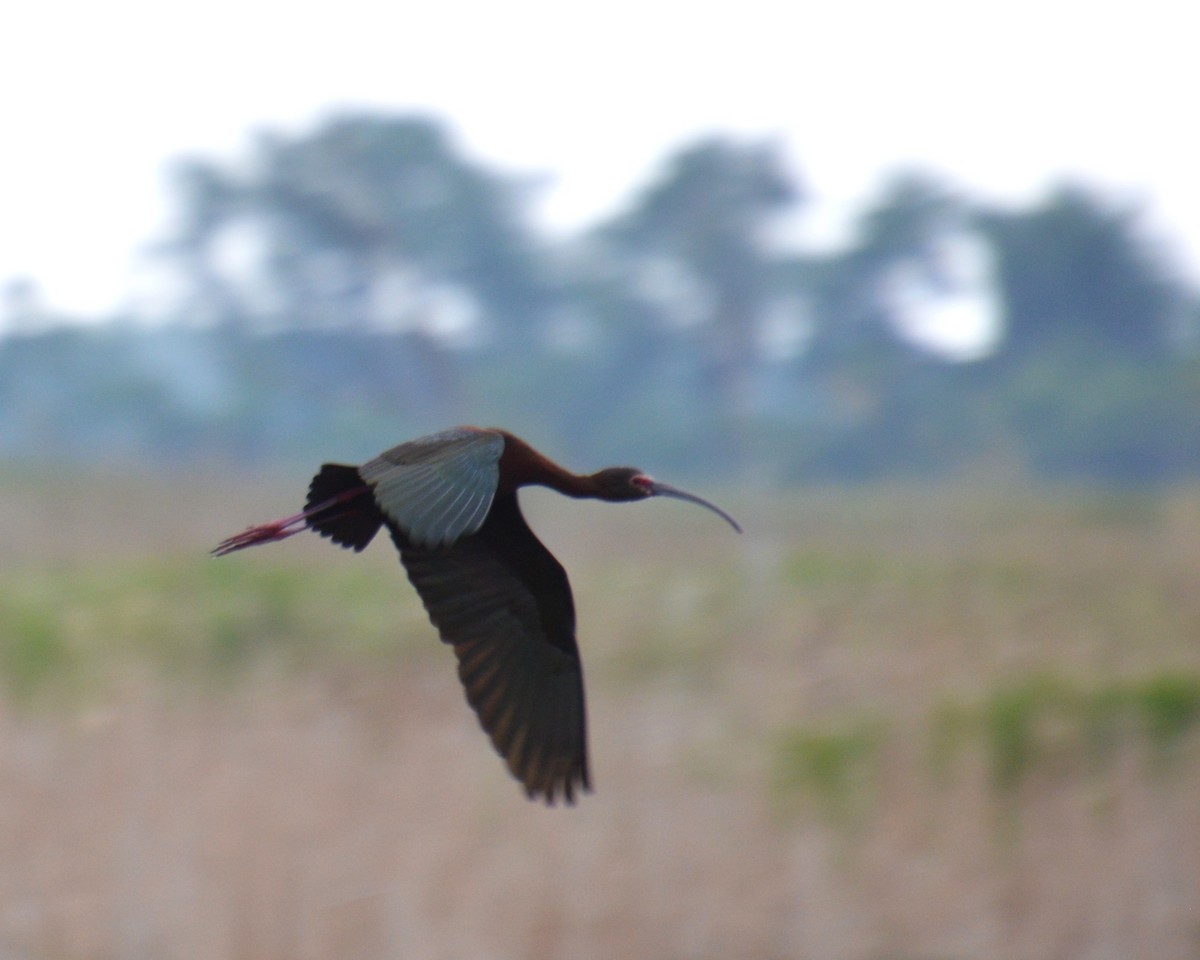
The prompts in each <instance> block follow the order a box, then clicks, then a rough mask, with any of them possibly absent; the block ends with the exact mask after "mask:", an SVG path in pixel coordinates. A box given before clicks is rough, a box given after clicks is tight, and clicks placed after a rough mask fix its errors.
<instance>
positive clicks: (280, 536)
mask: <svg viewBox="0 0 1200 960" xmlns="http://www.w3.org/2000/svg"><path fill="white" fill-rule="evenodd" d="M368 489H369V488H368V487H365V486H363V487H355V488H354V489H353V490H343V491H342V492H341V493H339V494H338V495H337V496H335V497H330V498H329V499H328V500H324V501H322V502H321V503H318V504H317V505H316V506H313V507H309V508H308V509H306V510H304V511H303V512H301V513H297V514H295V515H294V516H291V517H284V518H283V519H281V520H270V521H268V522H267V523H260V524H258V525H257V526H253V527H247V528H246V529H245V530H243V531H242V532H241V533H237V534H234V535H233V536H232V537H228V538H226V539H225V540H222V541H221V542H220V543H219V544H217V546H216V547H215V548H214V549H213V551H212V555H213V556H214V557H223V556H225V555H226V554H229V553H233V552H234V551H235V550H244V549H245V548H246V547H257V546H258V545H259V544H260V543H272V542H274V541H276V540H286V539H287V538H288V537H290V536H293V535H294V534H297V533H300V531H302V530H305V529H307V528H308V519H309V517H312V516H315V515H316V514H318V513H321V512H322V511H323V510H328V509H330V508H331V507H336V506H337V505H338V504H340V503H345V502H346V501H347V500H353V499H354V498H355V497H358V496H361V495H362V494H363V493H364V492H367V491H368Z"/></svg>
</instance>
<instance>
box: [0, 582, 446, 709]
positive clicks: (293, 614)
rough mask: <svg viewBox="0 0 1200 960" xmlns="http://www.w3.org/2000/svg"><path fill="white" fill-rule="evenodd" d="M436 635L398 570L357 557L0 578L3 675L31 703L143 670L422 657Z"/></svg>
mask: <svg viewBox="0 0 1200 960" xmlns="http://www.w3.org/2000/svg"><path fill="white" fill-rule="evenodd" d="M431 633H432V628H430V627H429V625H428V622H427V620H426V619H425V616H424V613H423V611H421V609H420V606H419V604H417V603H416V601H415V599H414V598H411V597H407V596H405V594H404V591H403V589H402V584H401V583H398V582H397V575H396V572H395V571H390V570H389V571H386V572H385V571H382V570H378V569H371V568H367V569H363V567H362V566H361V565H360V566H358V567H355V566H351V565H342V566H339V565H338V564H335V563H331V564H329V565H328V567H327V568H318V567H316V566H311V565H310V566H301V565H286V564H283V565H281V564H278V563H268V564H266V565H263V564H256V563H238V562H236V561H235V562H232V563H230V562H221V563H217V562H215V561H210V560H207V559H204V558H200V559H196V560H175V561H168V562H161V563H142V562H138V563H130V564H114V565H112V566H104V567H88V568H69V569H58V568H52V569H47V568H27V569H24V570H22V569H17V570H11V571H8V572H7V576H6V577H5V578H4V579H3V581H0V683H3V685H4V687H5V688H6V689H7V692H8V693H9V694H10V695H12V696H14V697H16V698H17V699H19V700H26V701H28V700H30V699H35V698H36V697H38V696H39V695H42V694H48V695H50V696H57V695H61V694H63V693H67V694H70V695H76V694H84V695H86V694H87V693H89V692H91V693H98V692H102V691H103V689H104V688H105V686H106V684H108V683H109V682H111V681H113V680H114V679H116V678H119V677H121V676H122V675H124V673H126V672H128V671H129V670H130V669H134V670H138V669H141V668H143V667H146V666H149V667H150V668H152V669H155V670H157V671H159V672H161V674H162V675H163V676H164V677H169V678H171V679H174V680H181V681H183V682H188V680H189V678H190V679H191V680H193V681H194V680H204V679H214V678H222V677H223V678H234V677H236V676H237V675H238V673H239V671H240V670H241V669H243V668H245V667H247V666H249V665H251V664H253V663H256V662H262V661H264V660H269V661H271V662H279V663H284V664H292V665H293V666H299V665H303V664H312V663H313V662H319V661H322V660H330V659H335V658H338V657H343V658H352V659H356V660H364V659H370V658H381V659H386V660H396V659H398V658H402V657H407V656H412V655H419V654H416V651H419V650H422V649H425V648H427V647H429V646H430V645H429V644H428V640H429V638H430V635H431ZM410 636H411V637H412V638H413V641H412V642H411V643H410V642H407V641H408V637H410ZM418 637H419V638H420V640H419V642H418V641H417V639H416V638H418Z"/></svg>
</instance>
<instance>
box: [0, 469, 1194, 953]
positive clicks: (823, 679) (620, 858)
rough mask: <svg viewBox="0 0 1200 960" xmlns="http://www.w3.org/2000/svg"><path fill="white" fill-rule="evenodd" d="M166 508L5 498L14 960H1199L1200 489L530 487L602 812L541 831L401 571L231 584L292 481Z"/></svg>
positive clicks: (181, 480) (294, 546) (5, 723)
mask: <svg viewBox="0 0 1200 960" xmlns="http://www.w3.org/2000/svg"><path fill="white" fill-rule="evenodd" d="M168 480H169V482H163V481H162V480H161V478H154V477H146V478H130V477H127V476H122V475H121V474H119V473H118V472H115V471H114V472H112V473H110V474H107V475H104V476H88V477H68V476H59V477H58V478H56V479H55V480H54V481H53V482H50V483H41V482H39V481H38V478H35V477H27V476H23V475H22V476H16V475H10V476H8V477H7V478H4V477H0V528H3V529H4V530H5V534H6V536H5V541H4V546H3V550H4V556H3V557H2V558H0V560H2V561H3V569H4V575H3V577H0V795H2V796H4V798H5V802H4V805H3V808H2V809H0V953H12V954H13V955H16V956H27V957H31V958H35V957H47V958H51V957H52V958H56V960H57V958H72V957H97V958H103V957H113V956H129V955H147V956H149V955H153V956H162V957H166V958H169V957H173V956H180V957H182V956H212V957H218V956H233V955H236V956H242V957H245V958H247V960H259V958H267V957H272V956H385V955H413V956H431V957H451V956H524V955H534V956H543V955H571V956H576V955H581V956H587V955H593V956H609V955H614V954H618V955H646V956H688V957H695V958H698V960H702V958H710V957H711V958H714V960H715V958H718V957H725V956H746V957H764V958H766V957H770V958H778V957H785V956H786V957H805V956H842V957H848V958H868V957H878V956H945V957H955V958H963V960H976V958H979V960H989V958H996V960H1002V958H1005V957H1009V956H1021V957H1027V958H1030V960H1040V958H1046V960H1050V958H1054V957H1058V956H1096V955H1114V956H1124V955H1142V956H1156V957H1158V956H1161V957H1180V958H1183V957H1194V956H1195V955H1197V953H1198V952H1200V940H1198V939H1197V931H1196V928H1195V924H1194V917H1195V904H1196V903H1197V902H1200V843H1197V839H1196V838H1198V837H1200V807H1198V806H1197V804H1196V803H1195V800H1194V798H1195V795H1196V793H1197V791H1200V734H1198V733H1197V725H1198V724H1200V647H1198V645H1197V643H1196V639H1197V637H1200V591H1197V589H1196V584H1197V583H1200V493H1197V492H1194V491H1182V492H1178V493H1174V494H1170V495H1165V496H1146V497H1136V496H1129V495H1122V496H1119V497H1110V496H1107V495H1104V494H1099V493H1095V492H1086V491H1083V492H1081V491H1034V492H1031V491H1008V492H1004V493H995V492H987V491H979V490H971V489H966V488H961V489H960V488H947V489H943V490H927V489H903V488H894V489H889V490H885V491H880V490H856V491H838V490H808V491H801V492H792V493H777V494H770V495H756V496H754V497H753V498H749V497H747V498H745V499H744V501H743V502H742V503H740V504H739V503H738V502H737V496H736V492H734V494H733V495H719V494H717V493H714V497H715V499H717V500H718V502H721V503H722V504H726V505H728V506H730V508H731V509H732V510H733V512H734V514H735V515H737V516H738V518H739V520H741V521H742V522H743V524H744V526H745V527H746V529H747V533H746V535H745V536H744V537H742V538H736V537H733V536H732V535H731V534H729V532H728V531H727V530H725V529H724V528H722V527H721V526H720V525H719V524H711V525H710V524H706V523H705V521H706V520H707V519H708V518H707V517H705V515H703V514H702V513H701V512H699V511H688V510H687V509H686V508H685V507H683V506H681V505H675V506H674V507H673V506H672V505H661V504H656V505H642V506H629V507H612V506H606V505H596V504H587V503H575V502H568V501H565V500H562V499H561V498H556V497H553V496H550V495H543V494H540V493H538V492H532V493H531V494H530V495H529V496H528V497H526V498H525V499H524V501H523V502H524V504H525V506H526V512H527V514H528V515H529V517H530V521H531V525H532V526H533V527H534V529H536V530H537V531H538V533H539V535H540V536H541V537H542V538H543V539H544V540H545V541H546V543H547V545H548V546H549V547H550V548H551V549H552V551H553V552H554V553H555V554H556V555H557V556H558V557H559V558H560V559H561V560H562V561H563V563H564V565H565V566H566V568H567V569H568V571H569V572H570V575H571V578H572V582H573V584H574V587H575V595H576V601H577V607H578V619H579V642H580V647H581V650H582V652H583V656H584V661H585V672H586V675H587V678H588V696H589V710H590V715H589V720H590V729H591V738H592V747H593V758H592V759H593V772H594V775H595V780H596V786H597V792H596V794H595V795H594V796H590V797H587V798H585V799H584V800H583V802H582V803H581V804H580V806H579V807H578V808H576V809H573V810H569V811H568V810H553V811H550V810H546V809H544V808H541V807H536V806H534V805H531V804H528V803H526V802H525V801H524V799H523V798H522V797H521V795H520V791H519V789H518V788H517V787H516V786H515V784H514V783H513V782H512V781H511V780H510V779H509V778H508V777H507V775H506V773H505V771H504V769H503V766H502V764H500V762H499V761H498V760H497V759H496V758H495V757H494V756H492V754H491V751H490V750H489V748H488V745H487V743H486V739H485V738H484V737H483V736H482V735H481V734H480V733H479V731H478V729H477V726H476V724H475V721H474V718H473V717H472V716H471V715H470V712H469V710H468V709H467V708H466V706H465V704H464V703H463V700H462V695H461V692H460V690H459V689H458V685H457V680H456V677H455V675H454V668H453V657H452V656H450V654H449V652H448V651H446V650H445V649H444V648H443V647H442V646H441V645H440V644H439V643H438V642H437V640H436V636H435V633H434V631H433V629H432V627H430V625H429V624H428V621H427V620H426V618H425V615H424V612H423V610H422V609H421V606H420V603H419V601H418V600H417V598H416V597H415V595H414V594H413V592H412V590H411V588H410V587H409V586H408V585H407V583H406V582H405V581H404V578H403V575H402V572H401V571H400V570H399V568H398V565H397V563H396V559H395V556H394V554H393V553H392V551H391V550H390V548H389V547H388V545H386V544H384V545H382V546H373V547H372V548H371V549H370V550H368V551H367V552H366V553H365V554H364V555H362V556H354V555H352V554H349V553H346V552H340V551H337V550H334V549H333V548H331V547H330V546H329V544H327V543H325V542H322V541H319V540H318V539H317V538H307V539H306V538H299V537H298V538H295V539H294V540H292V541H289V542H288V543H286V544H282V545H278V546H272V547H266V548H263V549H262V550H255V551H248V552H246V553H244V554H239V555H236V556H233V557H228V558H224V559H222V560H220V561H214V560H210V559H209V558H208V557H207V550H208V549H209V548H210V547H211V546H212V545H213V544H214V543H215V542H216V541H217V540H219V539H220V538H221V537H223V536H225V535H226V534H228V533H230V532H232V531H234V530H237V529H239V528H240V527H241V526H244V525H245V524H247V523H249V522H253V521H256V520H261V519H263V518H265V517H270V516H276V515H281V514H283V513H285V512H287V511H288V510H289V509H290V508H291V507H292V506H293V500H294V499H295V495H296V491H295V490H294V489H292V487H293V486H294V484H292V485H289V486H284V487H280V486H278V485H276V484H273V483H269V482H267V483H264V482H262V481H261V479H257V478H230V477H195V476H183V477H180V476H176V477H172V478H168ZM301 486H302V484H301ZM182 504H185V505H186V510H184V509H182V508H181V505H182ZM675 507H678V509H675ZM1097 797H1100V798H1102V799H1103V801H1104V802H1103V803H1102V804H1097V802H1096V801H1097ZM781 806H782V808H783V809H784V810H785V811H786V813H787V815H786V816H782V817H781V816H779V815H778V813H779V810H780V808H781ZM998 806H999V807H1000V808H1002V809H1004V810H1005V811H1007V812H1009V813H1011V815H1012V816H1013V817H1014V818H1015V819H1016V822H1018V823H1019V825H1020V830H1019V831H1015V832H1014V833H1013V834H1012V836H1011V837H1010V840H1011V843H1010V844H1008V845H997V844H996V843H995V823H996V818H995V812H996V809H997V807H998ZM847 826H851V827H852V828H853V829H851V830H846V827H847Z"/></svg>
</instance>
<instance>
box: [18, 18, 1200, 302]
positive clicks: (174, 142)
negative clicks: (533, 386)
mask: <svg viewBox="0 0 1200 960" xmlns="http://www.w3.org/2000/svg"><path fill="white" fill-rule="evenodd" d="M1191 21H1192V18H1191V16H1190V15H1189V14H1188V12H1187V5H1186V4H1181V3H1179V2H1178V0H1142V2H1140V3H1138V4H1136V5H1134V4H1097V3H1094V2H1088V3H1083V2H1076V0H1008V2H1006V3H1004V4H996V3H993V4H987V5H983V4H969V3H963V2H962V0H911V2H907V3H903V4H900V3H895V2H886V0H870V2H868V0H841V2H837V3H820V4H817V3H811V4H789V3H780V2H779V0H740V2H738V3H735V4H730V3H715V4H708V5H700V4H695V3H691V2H688V3H684V2H675V0H671V2H655V0H640V2H629V0H610V2H608V3H606V4H603V5H600V4H586V5H585V4H571V3H564V2H562V0H508V2H505V3H503V4H499V3H492V2H483V0H475V2H468V0H440V2H434V3H410V4H401V3H379V2H365V0H342V2H339V3H338V4H336V5H335V4H319V5H317V4H309V5H306V4H296V3H294V2H288V3H284V2H280V0H207V2H205V3H203V4H196V3H192V4H186V5H184V4H164V3H161V2H158V0H108V2H105V3H103V4H96V3H91V2H71V3H64V2H55V0H44V2H39V3H23V4H9V5H8V6H7V7H6V8H5V11H4V12H3V13H0V118H2V119H0V122H2V123H3V126H4V134H5V135H4V138H3V147H0V171H2V176H0V283H3V282H5V281H6V280H8V279H11V278H14V277H19V276H27V277H32V278H33V279H35V280H36V281H37V282H38V283H39V284H40V286H41V288H42V290H43V293H44V296H45V299H46V301H47V303H48V304H49V306H50V307H51V308H52V309H54V310H56V311H63V312H66V313H69V314H74V315H77V316H81V317H82V316H86V315H99V314H103V313H106V312H111V311H113V310H116V309H119V308H120V307H121V305H122V304H125V303H127V302H128V301H129V298H130V295H131V290H132V289H133V288H134V286H135V285H136V282H137V276H138V264H139V263H143V262H144V260H143V259H142V255H143V253H142V252H143V251H144V249H145V247H146V245H147V244H149V243H151V242H153V241H154V240H155V239H160V238H162V237H163V236H165V235H166V234H167V233H168V231H169V229H170V222H169V205H168V202H167V201H168V193H167V191H166V176H165V171H166V169H167V164H168V163H169V161H170V160H171V159H172V158H178V157H180V156H185V155H195V154H200V155H205V156H209V157H213V158H217V159H221V160H228V161H232V160H236V159H237V158H239V157H244V156H246V155H247V154H248V150H249V145H250V143H251V138H252V135H253V133H254V131H256V130H261V129H264V128H267V129H277V130H286V131H292V132H300V131H303V130H306V129H310V128H312V127H313V126H315V125H316V124H317V123H319V122H320V120H321V119H322V118H323V117H326V116H328V115H329V114H330V113H332V112H334V111H336V110H338V109H340V108H345V107H374V108H382V109H388V110H395V111H398V112H399V111H406V112H420V113H423V114H427V115H431V116H434V117H437V118H439V119H442V120H444V121H445V122H447V123H448V124H449V125H450V127H451V129H452V130H453V131H454V133H455V135H456V137H457V140H458V142H459V144H460V145H461V146H462V148H463V149H464V150H465V151H466V152H467V153H468V155H470V156H472V157H473V158H474V159H476V160H478V161H479V162H482V163H484V164H487V165H489V166H492V167H493V168H495V169H497V170H499V171H502V172H508V173H514V174H523V175H534V176H546V177H548V182H547V186H546V187H545V189H544V191H543V192H542V193H541V194H540V199H539V202H538V205H537V207H536V209H535V215H536V222H537V223H538V224H539V225H540V226H542V227H543V228H545V229H547V230H552V231H563V232H569V231H571V230H573V229H577V228H579V227H582V226H585V225H587V224H589V223H592V222H595V221H597V220H598V219H600V218H602V217H605V216H608V215H611V214H613V213H616V212H617V211H618V210H620V209H621V207H622V206H623V205H624V204H626V203H628V202H629V201H630V200H631V199H632V198H633V196H634V195H635V194H636V191H637V190H638V188H639V187H640V186H642V185H644V184H646V183H647V182H648V181H650V180H651V179H652V178H653V177H654V176H655V173H656V170H657V168H658V165H659V164H661V163H662V162H663V161H664V160H665V159H666V158H667V157H668V156H669V155H670V153H671V152H672V151H673V150H675V149H678V148H679V147H681V146H682V145H684V144H686V143H687V142H688V141H690V140H693V139H695V138H697V137H700V136H704V135H709V134H713V133H726V134H731V135H734V136H739V137H744V138H747V139H764V138H769V139H772V140H774V141H776V142H778V143H779V145H780V147H781V148H782V151H783V153H784V155H785V157H786V158H787V160H788V162H789V164H791V165H792V166H793V168H794V171H795V173H796V176H797V177H798V178H800V180H801V182H803V183H804V184H805V185H806V187H807V190H808V191H809V195H810V203H809V206H808V207H807V208H806V209H805V210H804V214H803V217H802V218H801V219H800V221H799V227H800V229H801V230H802V234H801V236H800V240H801V242H803V243H805V244H809V245H814V246H820V245H826V244H836V243H837V242H838V240H839V239H840V238H844V235H845V232H846V229H847V224H849V223H850V222H852V218H853V215H854V212H855V211H856V210H857V209H859V208H861V206H862V205H863V204H864V203H865V202H867V201H868V200H869V199H870V198H871V196H872V195H873V194H875V193H876V192H878V190H879V189H880V188H881V186H882V184H883V182H884V180H885V178H886V177H887V175H888V174H889V173H891V172H894V171H896V170H898V169H902V168H907V169H911V168H918V169H922V170H927V171H929V172H931V173H934V174H937V175H939V176H942V177H944V178H946V180H947V181H948V182H949V183H951V184H953V185H956V186H958V187H959V188H960V189H962V190H964V191H967V192H968V193H969V194H970V195H971V196H974V197H979V198H982V199H988V200H994V201H996V202H1002V203H1013V204H1024V203H1030V202H1035V201H1036V200H1037V198H1038V197H1039V196H1041V195H1042V194H1043V193H1044V192H1045V191H1047V190H1048V189H1050V188H1051V187H1052V186H1053V185H1054V184H1056V183H1059V182H1062V181H1063V180H1066V179H1071V180H1074V181H1078V182H1083V183H1086V184H1090V185H1093V186H1095V187H1097V188H1100V189H1102V190H1104V191H1106V192H1108V193H1111V194H1113V195H1114V196H1115V197H1118V198H1120V199H1122V200H1128V201H1130V202H1134V203H1137V204H1139V205H1140V206H1141V207H1142V208H1143V209H1144V211H1145V222H1146V226H1147V229H1148V231H1149V233H1150V234H1151V236H1152V237H1153V238H1154V239H1155V240H1156V241H1158V242H1161V243H1162V244H1163V246H1164V248H1165V250H1166V252H1167V254H1168V255H1169V256H1170V257H1172V259H1173V261H1174V262H1175V263H1176V264H1177V266H1178V268H1179V269H1180V270H1181V271H1183V272H1184V273H1185V274H1186V275H1187V276H1188V277H1190V278H1192V279H1193V281H1194V282H1196V281H1200V178H1198V177H1197V175H1196V170H1197V168H1198V167H1200V162H1198V161H1200V146H1198V145H1197V144H1198V143H1200V141H1198V140H1197V137H1196V133H1195V116H1196V108H1195V104H1194V100H1195V93H1196V90H1197V80H1198V77H1197V73H1196V67H1195V62H1196V60H1195V48H1194V37H1195V33H1194V29H1193V26H1192V22H1191Z"/></svg>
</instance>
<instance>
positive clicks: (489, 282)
mask: <svg viewBox="0 0 1200 960" xmlns="http://www.w3.org/2000/svg"><path fill="white" fill-rule="evenodd" d="M258 166H259V168H260V171H261V173H260V180H259V182H258V184H257V198H256V199H257V202H258V204H259V206H260V208H261V209H262V210H263V212H264V213H265V215H266V217H267V220H268V224H269V226H270V247H271V256H272V266H273V268H274V270H275V271H276V274H277V276H278V277H279V280H280V285H281V287H283V288H284V289H290V290H303V291H304V293H305V300H306V302H307V304H309V305H310V306H309V309H312V306H311V305H312V304H314V303H316V304H318V305H319V304H322V303H325V304H326V305H327V306H328V308H329V309H330V310H331V311H332V313H333V315H334V316H339V317H340V318H341V322H343V323H345V322H347V321H350V322H357V323H360V324H366V325H369V324H371V323H372V322H375V323H383V324H384V325H388V324H391V323H395V322H396V321H397V320H400V319H402V318H401V317H400V316H398V315H400V314H403V313H404V312H406V311H407V312H410V313H411V312H417V313H419V312H420V310H421V309H422V304H423V298H422V296H421V294H420V292H419V291H420V288H422V287H426V288H427V287H428V286H430V285H438V284H452V285H457V286H460V287H463V288H465V289H466V290H468V291H469V292H470V294H471V295H472V297H474V298H475V299H476V300H478V301H479V303H480V304H481V307H482V315H483V317H484V318H485V319H486V320H487V321H489V322H494V323H495V324H496V325H497V326H498V327H499V329H500V330H501V331H502V333H503V335H505V336H514V337H516V338H517V339H524V338H526V336H527V335H528V331H529V330H530V329H531V328H532V327H534V326H535V325H536V322H537V321H538V320H539V319H540V316H541V312H542V310H543V308H544V306H545V293H544V291H543V288H542V284H541V282H540V280H539V277H538V262H537V257H536V255H535V249H534V246H533V243H532V240H531V238H530V236H529V234H528V231H527V229H526V227H525V225H524V223H523V222H522V221H521V218H520V216H519V207H520V202H521V201H522V200H523V199H524V196H523V194H522V192H521V190H520V189H519V188H518V186H517V185H516V184H514V183H511V182H509V181H506V180H503V179H501V178H500V177H499V176H497V175H495V174H492V173H490V172H487V171H484V170H483V169H481V168H479V167H476V166H475V165H473V164H471V163H469V162H468V161H467V160H465V159H463V158H462V157H461V156H460V155H459V154H458V153H457V152H456V150H455V149H454V147H453V146H452V144H451V143H450V141H449V138H448V137H447V135H446V133H445V131H444V129H443V128H442V126H441V125H439V124H438V123H435V122H434V121H431V120H426V119H421V118H392V117H378V116H367V115H358V116H344V117H340V118H337V119H335V120H333V121H331V122H329V123H328V124H326V125H325V126H324V127H323V128H321V129H320V130H318V131H317V132H316V133H314V134H313V135H311V136H307V137H301V138H296V139H293V140H287V139H283V138H280V137H263V138H262V139H261V140H260V145H259V161H258ZM406 288H407V289H406ZM414 289H415V290H417V292H416V293H413V291H414ZM406 293H408V294H410V295H409V296H406V295H405V294H406ZM294 307H298V308H300V309H304V307H303V306H302V305H300V304H294ZM389 314H392V316H389ZM409 319H410V320H412V319H415V320H416V321H417V322H418V324H419V322H420V321H421V320H422V319H424V318H422V317H420V316H418V317H416V318H409Z"/></svg>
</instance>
